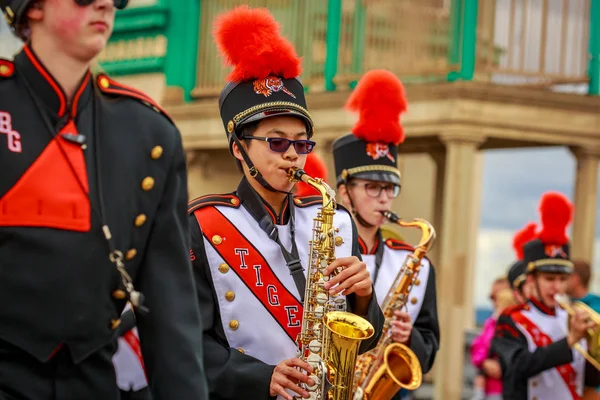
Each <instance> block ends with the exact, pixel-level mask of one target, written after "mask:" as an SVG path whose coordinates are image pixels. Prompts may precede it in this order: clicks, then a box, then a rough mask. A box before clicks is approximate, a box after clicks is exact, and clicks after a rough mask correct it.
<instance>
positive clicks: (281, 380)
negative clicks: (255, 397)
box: [269, 358, 315, 400]
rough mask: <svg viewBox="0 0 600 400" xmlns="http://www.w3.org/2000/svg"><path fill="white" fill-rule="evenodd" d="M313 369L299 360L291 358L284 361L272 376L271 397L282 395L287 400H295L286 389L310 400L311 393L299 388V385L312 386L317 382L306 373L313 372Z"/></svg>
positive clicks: (278, 365)
mask: <svg viewBox="0 0 600 400" xmlns="http://www.w3.org/2000/svg"><path fill="white" fill-rule="evenodd" d="M312 370H313V369H312V367H311V366H310V365H309V364H308V363H307V362H304V361H302V360H300V359H299V358H289V359H287V360H283V361H282V362H280V363H279V364H277V366H275V369H274V370H273V375H271V383H270V385H269V395H271V396H277V395H281V396H282V397H283V398H285V399H286V400H294V398H293V397H292V396H291V395H290V394H289V393H288V392H286V389H289V390H291V391H292V392H295V393H297V394H298V395H300V396H302V397H304V398H308V397H309V393H308V392H307V391H306V390H304V389H302V388H301V387H300V386H298V384H299V383H301V382H302V383H305V384H307V385H308V386H312V385H314V384H315V382H314V381H313V380H312V379H311V378H310V377H309V375H307V374H306V373H311V372H312Z"/></svg>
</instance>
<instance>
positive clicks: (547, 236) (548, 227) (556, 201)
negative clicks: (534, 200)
mask: <svg viewBox="0 0 600 400" xmlns="http://www.w3.org/2000/svg"><path fill="white" fill-rule="evenodd" d="M539 212H540V219H541V220H542V230H541V232H540V233H539V235H538V237H539V239H540V240H541V241H542V242H543V243H545V244H553V245H561V246H562V245H564V244H567V243H568V242H569V237H568V236H567V226H568V225H569V223H570V222H571V220H572V218H573V205H572V204H571V202H570V201H569V199H568V198H567V197H566V196H565V195H563V194H562V193H558V192H548V193H544V194H543V195H542V198H541V200H540V205H539Z"/></svg>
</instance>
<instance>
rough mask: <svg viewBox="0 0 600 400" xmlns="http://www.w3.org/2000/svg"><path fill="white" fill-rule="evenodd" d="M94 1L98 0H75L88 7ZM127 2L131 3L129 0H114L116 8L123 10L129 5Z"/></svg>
mask: <svg viewBox="0 0 600 400" xmlns="http://www.w3.org/2000/svg"><path fill="white" fill-rule="evenodd" d="M94 1H96V0H75V4H77V5H78V6H80V7H87V6H89V5H90V4H92V3H93V2H94ZM127 3H129V0H113V4H114V5H115V8H116V9H119V10H123V9H124V8H125V7H127Z"/></svg>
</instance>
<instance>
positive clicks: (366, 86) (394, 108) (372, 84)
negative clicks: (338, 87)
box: [346, 70, 407, 145]
mask: <svg viewBox="0 0 600 400" xmlns="http://www.w3.org/2000/svg"><path fill="white" fill-rule="evenodd" d="M406 108H407V101H406V93H405V92H404V86H403V85H402V82H401V81H400V79H398V77H396V75H394V74H393V73H391V72H389V71H385V70H372V71H369V72H367V73H366V74H365V75H364V76H363V77H362V78H361V80H360V81H359V82H358V84H357V85H356V88H355V89H354V91H353V92H352V94H351V95H350V98H349V99H348V101H347V102H346V109H347V110H350V111H354V112H358V113H359V116H358V122H357V123H356V125H354V128H352V133H354V135H355V136H357V137H359V138H361V139H364V140H365V141H367V142H383V143H393V144H394V145H398V144H399V143H402V142H404V128H402V125H400V114H401V113H402V112H404V111H406Z"/></svg>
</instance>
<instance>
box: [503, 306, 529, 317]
mask: <svg viewBox="0 0 600 400" xmlns="http://www.w3.org/2000/svg"><path fill="white" fill-rule="evenodd" d="M522 310H525V311H528V310H529V305H528V304H527V303H525V304H515V305H512V306H508V307H506V308H505V309H504V310H502V315H504V316H506V317H510V316H511V314H513V313H515V312H518V311H522Z"/></svg>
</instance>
